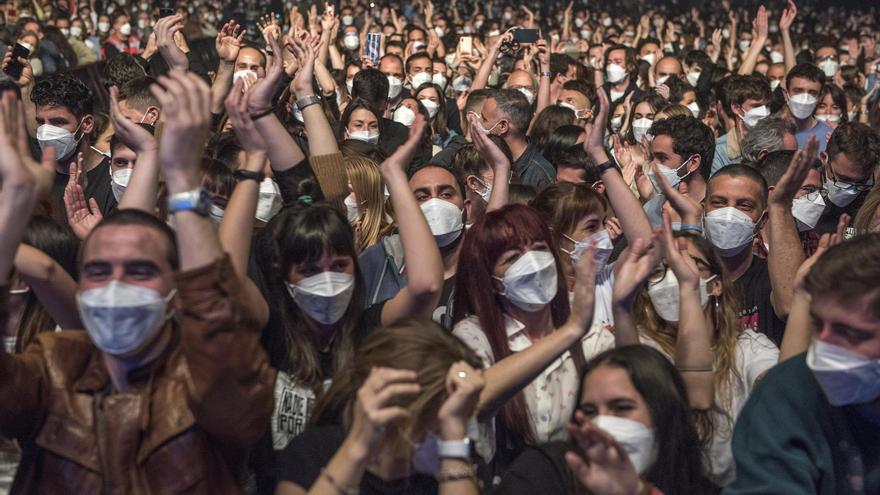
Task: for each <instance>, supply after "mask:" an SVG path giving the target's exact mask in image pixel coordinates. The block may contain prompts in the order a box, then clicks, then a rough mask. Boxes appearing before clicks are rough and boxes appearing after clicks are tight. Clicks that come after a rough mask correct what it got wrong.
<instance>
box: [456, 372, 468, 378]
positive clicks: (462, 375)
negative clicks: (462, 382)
mask: <svg viewBox="0 0 880 495" xmlns="http://www.w3.org/2000/svg"><path fill="white" fill-rule="evenodd" d="M458 377H459V378H462V379H464V378H467V373H465V372H464V371H459V372H458Z"/></svg>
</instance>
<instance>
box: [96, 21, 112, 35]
mask: <svg viewBox="0 0 880 495" xmlns="http://www.w3.org/2000/svg"><path fill="white" fill-rule="evenodd" d="M98 31H100V32H101V33H106V32H107V31H110V23H109V22H99V23H98Z"/></svg>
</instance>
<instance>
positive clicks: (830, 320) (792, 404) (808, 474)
mask: <svg viewBox="0 0 880 495" xmlns="http://www.w3.org/2000/svg"><path fill="white" fill-rule="evenodd" d="M878 280H880V234H866V235H860V236H856V237H855V238H853V239H852V240H849V241H846V242H843V243H842V244H839V245H836V246H832V247H831V248H829V249H828V250H827V251H826V252H825V253H824V254H822V255H821V257H819V259H818V261H816V263H815V265H813V267H812V268H811V269H810V270H809V273H808V274H807V275H806V277H805V280H803V282H802V283H800V284H799V286H798V288H797V289H796V291H795V302H794V303H793V308H797V313H798V314H799V317H800V318H801V319H802V320H801V321H803V322H804V326H803V327H802V330H801V332H802V333H803V335H802V336H799V337H800V339H803V340H804V344H803V347H802V348H803V349H806V348H807V345H809V351H808V352H807V353H806V354H804V353H803V351H802V350H801V349H800V348H799V349H798V350H797V351H795V352H800V354H797V355H794V356H793V357H789V358H788V359H786V360H784V361H783V362H782V363H780V364H779V365H777V366H776V367H775V368H773V369H771V370H770V371H769V372H768V373H767V375H766V376H765V377H764V379H763V380H761V382H760V383H758V385H757V387H756V388H755V390H754V391H753V392H752V394H751V396H750V397H749V400H748V402H747V403H746V405H745V407H744V408H743V410H742V412H741V413H740V415H739V417H738V418H737V421H736V427H735V429H734V434H733V453H734V457H735V459H736V481H734V482H733V484H732V485H730V486H729V487H728V488H727V489H726V490H725V492H724V493H725V495H759V494H760V495H764V494H768V493H777V494H782V493H787V494H794V493H798V494H817V495H842V494H871V493H880V448H878V447H880V380H878V378H877V377H878V376H880V285H878V284H877V281H878ZM795 314H796V313H795V309H792V315H791V318H795ZM810 337H811V338H810ZM800 339H799V340H800ZM807 342H809V344H807ZM782 359H785V356H782Z"/></svg>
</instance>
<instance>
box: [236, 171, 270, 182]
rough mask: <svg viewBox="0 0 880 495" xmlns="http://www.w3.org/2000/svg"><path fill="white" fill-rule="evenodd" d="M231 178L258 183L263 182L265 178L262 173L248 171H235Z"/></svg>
mask: <svg viewBox="0 0 880 495" xmlns="http://www.w3.org/2000/svg"><path fill="white" fill-rule="evenodd" d="M232 176H233V177H235V178H236V179H238V180H253V181H257V182H258V183H259V182H263V179H265V178H266V176H265V175H264V174H263V173H262V172H251V171H250V170H236V171H235V172H233V173H232Z"/></svg>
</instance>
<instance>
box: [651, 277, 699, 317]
mask: <svg viewBox="0 0 880 495" xmlns="http://www.w3.org/2000/svg"><path fill="white" fill-rule="evenodd" d="M714 279H715V276H714V275H713V276H711V277H709V278H707V279H705V280H704V279H702V278H701V279H700V307H701V308H703V309H706V305H707V304H709V290H708V287H707V286H708V284H709V282H711V281H712V280H714ZM648 297H649V298H650V299H651V306H653V307H654V311H656V312H657V315H658V316H660V318H663V321H667V322H670V323H677V322H678V321H679V320H680V319H681V316H680V314H681V291H680V290H679V287H678V278H677V277H676V276H675V273H673V271H672V269H671V268H667V269H666V275H664V276H663V278H662V279H660V281H659V282H657V283H656V284H649V285H648Z"/></svg>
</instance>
